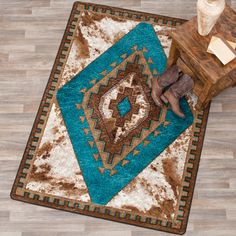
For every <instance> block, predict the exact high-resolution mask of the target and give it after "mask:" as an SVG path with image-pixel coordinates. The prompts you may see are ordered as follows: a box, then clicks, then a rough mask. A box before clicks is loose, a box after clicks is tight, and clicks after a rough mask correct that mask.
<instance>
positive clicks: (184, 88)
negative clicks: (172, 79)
mask: <svg viewBox="0 0 236 236" xmlns="http://www.w3.org/2000/svg"><path fill="white" fill-rule="evenodd" d="M193 85H194V82H193V79H192V78H191V77H190V76H189V75H187V74H184V75H183V76H182V77H181V78H180V79H179V80H178V81H177V82H176V83H174V84H173V85H171V87H170V88H169V89H168V90H167V91H166V92H165V93H164V94H163V95H162V96H161V99H162V101H163V102H165V103H168V102H169V103H170V105H171V109H172V110H173V112H174V113H175V114H176V115H177V116H179V117H181V118H184V117H185V115H184V113H183V112H182V110H181V109H180V106H179V99H180V98H181V97H183V96H184V95H185V94H186V93H188V92H189V91H191V90H192V88H193Z"/></svg>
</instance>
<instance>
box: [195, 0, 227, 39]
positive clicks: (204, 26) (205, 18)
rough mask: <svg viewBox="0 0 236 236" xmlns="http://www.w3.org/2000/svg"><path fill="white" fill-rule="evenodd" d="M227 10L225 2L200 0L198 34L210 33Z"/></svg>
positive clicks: (223, 0) (221, 0) (198, 4)
mask: <svg viewBox="0 0 236 236" xmlns="http://www.w3.org/2000/svg"><path fill="white" fill-rule="evenodd" d="M224 8H225V0H198V3H197V11H198V33H199V34H200V35H202V36H206V35H208V34H209V33H210V31H211V30H212V28H213V27H214V25H215V24H216V22H217V20H218V19H219V17H220V15H221V14H222V12H223V10H224Z"/></svg>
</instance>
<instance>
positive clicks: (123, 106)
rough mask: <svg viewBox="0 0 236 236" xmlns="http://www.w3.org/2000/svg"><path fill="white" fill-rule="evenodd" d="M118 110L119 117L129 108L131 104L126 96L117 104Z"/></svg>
mask: <svg viewBox="0 0 236 236" xmlns="http://www.w3.org/2000/svg"><path fill="white" fill-rule="evenodd" d="M117 108H118V111H119V113H120V116H121V117H124V116H125V115H126V114H127V113H128V112H129V111H130V110H131V104H130V101H129V98H128V97H125V98H124V99H123V100H122V101H121V102H120V103H119V104H118V105H117Z"/></svg>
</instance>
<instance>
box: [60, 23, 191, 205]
mask: <svg viewBox="0 0 236 236" xmlns="http://www.w3.org/2000/svg"><path fill="white" fill-rule="evenodd" d="M166 63H167V59H166V56H165V53H164V51H163V48H162V46H161V44H160V42H159V40H158V38H157V36H156V33H155V31H154V29H153V27H152V25H150V24H146V23H140V24H139V25H138V26H137V27H135V28H134V29H133V30H131V31H130V32H129V33H128V34H127V35H125V36H124V37H123V38H122V39H121V40H119V41H118V42H117V43H116V44H114V45H113V46H112V47H111V48H109V49H108V50H107V51H106V52H105V53H103V54H102V55H101V56H100V57H99V58H97V59H96V60H95V61H93V62H92V63H91V64H90V65H88V66H87V67H86V68H85V69H84V70H83V71H81V72H80V73H79V74H77V75H76V76H75V77H74V78H73V79H72V80H71V81H69V82H68V83H67V84H65V85H64V86H63V87H62V88H61V89H59V90H58V92H57V100H58V103H59V106H60V109H61V112H62V116H63V119H64V122H65V125H66V127H67V131H68V134H69V137H70V140H71V143H72V145H73V148H74V152H75V155H76V157H77V160H78V163H79V165H80V168H81V171H82V173H83V177H84V180H85V183H86V185H87V187H88V190H89V195H90V197H91V201H92V202H93V203H95V204H101V205H104V204H107V203H108V202H109V201H110V200H111V199H112V198H113V197H114V196H115V195H116V194H117V193H118V192H119V191H121V190H122V189H123V188H124V187H125V186H126V185H127V184H128V183H129V182H130V181H131V180H132V179H134V178H135V177H136V176H137V175H138V174H139V173H140V172H141V171H143V170H144V169H145V168H146V167H147V166H148V165H149V164H150V163H151V162H152V161H153V160H154V159H155V158H158V156H159V155H160V154H161V153H162V152H163V151H164V150H165V149H166V148H167V147H168V146H169V145H170V144H171V143H172V142H173V141H174V140H175V139H176V138H178V137H179V135H180V134H181V133H182V132H183V131H185V130H186V129H187V128H188V127H189V126H190V125H191V124H192V122H193V116H192V113H191V110H190V108H189V105H188V103H187V101H186V100H185V99H181V101H180V105H181V108H182V109H183V111H184V113H185V115H186V118H185V119H181V118H178V117H177V116H175V114H174V113H173V112H172V111H170V110H167V108H164V109H161V108H159V107H157V106H156V105H155V104H154V101H153V100H152V97H151V89H150V84H151V82H152V80H153V78H155V77H157V75H160V74H162V73H163V72H164V71H165V69H166Z"/></svg>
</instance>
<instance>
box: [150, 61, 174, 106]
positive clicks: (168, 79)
mask: <svg viewBox="0 0 236 236" xmlns="http://www.w3.org/2000/svg"><path fill="white" fill-rule="evenodd" d="M178 78H179V68H178V66H177V65H173V66H171V67H170V68H169V69H167V70H166V71H165V72H164V73H163V74H162V75H161V76H160V77H159V78H155V79H153V80H152V98H153V100H154V102H155V103H156V105H157V106H163V103H162V101H161V99H160V97H161V95H162V91H163V89H164V88H166V87H167V86H169V85H171V84H173V83H175V82H176V81H177V80H178Z"/></svg>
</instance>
